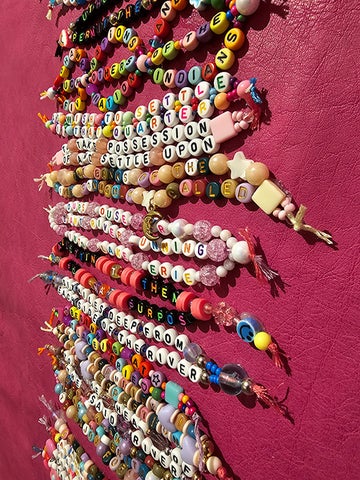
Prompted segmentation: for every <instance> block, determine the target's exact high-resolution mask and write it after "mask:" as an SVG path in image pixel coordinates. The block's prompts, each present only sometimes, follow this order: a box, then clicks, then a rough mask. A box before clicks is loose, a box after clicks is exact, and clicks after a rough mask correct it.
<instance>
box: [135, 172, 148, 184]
mask: <svg viewBox="0 0 360 480" xmlns="http://www.w3.org/2000/svg"><path fill="white" fill-rule="evenodd" d="M149 177H150V174H149V172H144V173H143V174H142V175H140V177H139V179H138V184H139V187H143V188H147V187H148V186H149V185H150V180H149Z"/></svg>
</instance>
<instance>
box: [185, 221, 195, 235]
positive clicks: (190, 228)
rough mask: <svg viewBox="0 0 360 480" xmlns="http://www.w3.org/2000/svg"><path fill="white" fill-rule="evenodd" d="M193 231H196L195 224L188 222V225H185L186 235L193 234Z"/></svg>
mask: <svg viewBox="0 0 360 480" xmlns="http://www.w3.org/2000/svg"><path fill="white" fill-rule="evenodd" d="M193 231H194V225H193V224H192V223H188V224H187V225H185V227H184V232H185V235H192V233H193Z"/></svg>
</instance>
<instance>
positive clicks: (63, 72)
mask: <svg viewBox="0 0 360 480" xmlns="http://www.w3.org/2000/svg"><path fill="white" fill-rule="evenodd" d="M59 75H60V77H61V78H68V77H69V75H70V70H69V69H68V68H67V67H65V65H63V66H62V67H61V68H60V73H59Z"/></svg>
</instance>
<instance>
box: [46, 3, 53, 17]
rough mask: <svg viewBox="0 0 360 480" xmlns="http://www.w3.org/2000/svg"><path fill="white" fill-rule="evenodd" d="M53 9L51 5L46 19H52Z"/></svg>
mask: <svg viewBox="0 0 360 480" xmlns="http://www.w3.org/2000/svg"><path fill="white" fill-rule="evenodd" d="M52 10H53V7H50V6H49V8H48V11H47V14H46V20H51V19H52Z"/></svg>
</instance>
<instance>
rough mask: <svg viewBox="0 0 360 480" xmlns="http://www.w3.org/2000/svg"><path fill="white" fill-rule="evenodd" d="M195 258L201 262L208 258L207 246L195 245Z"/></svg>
mask: <svg viewBox="0 0 360 480" xmlns="http://www.w3.org/2000/svg"><path fill="white" fill-rule="evenodd" d="M195 256H196V257H197V258H200V259H201V260H205V259H206V258H208V254H207V244H206V243H201V242H199V243H197V244H196V247H195Z"/></svg>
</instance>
